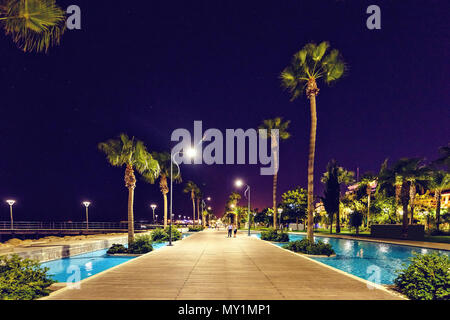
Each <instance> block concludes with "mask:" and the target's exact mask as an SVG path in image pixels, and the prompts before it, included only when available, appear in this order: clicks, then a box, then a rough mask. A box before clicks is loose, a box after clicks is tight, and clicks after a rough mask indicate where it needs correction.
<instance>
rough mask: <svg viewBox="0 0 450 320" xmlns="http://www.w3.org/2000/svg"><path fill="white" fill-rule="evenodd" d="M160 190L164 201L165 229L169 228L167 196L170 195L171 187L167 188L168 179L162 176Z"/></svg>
mask: <svg viewBox="0 0 450 320" xmlns="http://www.w3.org/2000/svg"><path fill="white" fill-rule="evenodd" d="M159 188H160V189H161V192H162V194H163V199H164V229H165V228H166V227H167V194H168V193H169V187H168V186H167V177H166V175H164V174H162V175H161V179H160V180H159Z"/></svg>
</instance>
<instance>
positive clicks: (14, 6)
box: [0, 0, 66, 52]
mask: <svg viewBox="0 0 450 320" xmlns="http://www.w3.org/2000/svg"><path fill="white" fill-rule="evenodd" d="M65 22H66V15H65V12H64V10H62V9H61V8H60V7H58V6H57V5H56V4H55V0H0V23H1V24H2V26H3V28H4V30H5V34H6V35H10V36H11V38H12V40H13V41H14V43H16V45H17V46H18V47H19V48H20V49H22V50H23V51H25V52H27V51H29V52H30V51H35V52H47V51H48V49H49V48H50V47H51V46H54V45H59V43H60V41H61V37H62V35H63V33H64V31H65V28H66V23H65Z"/></svg>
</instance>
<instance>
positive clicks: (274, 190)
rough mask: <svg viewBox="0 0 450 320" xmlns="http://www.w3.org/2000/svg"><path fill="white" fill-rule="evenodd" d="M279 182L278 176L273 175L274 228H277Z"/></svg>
mask: <svg viewBox="0 0 450 320" xmlns="http://www.w3.org/2000/svg"><path fill="white" fill-rule="evenodd" d="M277 180H278V174H277V173H275V174H274V175H273V188H272V204H273V212H274V215H273V228H274V229H276V228H277Z"/></svg>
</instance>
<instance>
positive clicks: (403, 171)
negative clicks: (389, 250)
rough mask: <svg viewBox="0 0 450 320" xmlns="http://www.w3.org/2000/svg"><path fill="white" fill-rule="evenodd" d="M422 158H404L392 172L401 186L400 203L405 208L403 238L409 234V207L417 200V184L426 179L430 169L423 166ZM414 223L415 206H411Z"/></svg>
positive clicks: (393, 167) (394, 166)
mask: <svg viewBox="0 0 450 320" xmlns="http://www.w3.org/2000/svg"><path fill="white" fill-rule="evenodd" d="M421 162H422V159H420V158H402V159H400V160H398V161H397V162H396V163H394V164H393V166H392V169H391V172H392V173H394V175H395V183H397V185H398V184H400V183H401V184H400V185H401V187H400V201H401V204H402V207H403V236H404V237H407V234H408V205H409V204H412V203H413V201H414V198H415V190H416V186H417V184H419V183H420V182H421V181H422V180H423V179H425V177H426V175H427V172H428V169H426V168H425V167H424V166H423V165H422V164H421ZM411 208H412V210H411V219H410V221H409V222H410V223H412V221H413V219H414V217H413V214H414V205H413V204H412V205H411Z"/></svg>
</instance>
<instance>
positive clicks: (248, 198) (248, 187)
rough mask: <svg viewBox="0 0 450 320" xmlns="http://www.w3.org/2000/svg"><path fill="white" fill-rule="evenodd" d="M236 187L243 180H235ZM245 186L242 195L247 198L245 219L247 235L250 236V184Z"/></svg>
mask: <svg viewBox="0 0 450 320" xmlns="http://www.w3.org/2000/svg"><path fill="white" fill-rule="evenodd" d="M235 185H236V187H242V186H243V185H244V182H243V181H242V180H236V182H235ZM246 185H247V188H246V189H245V191H244V196H245V197H246V198H247V200H248V208H247V221H248V236H250V186H249V185H248V184H246Z"/></svg>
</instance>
